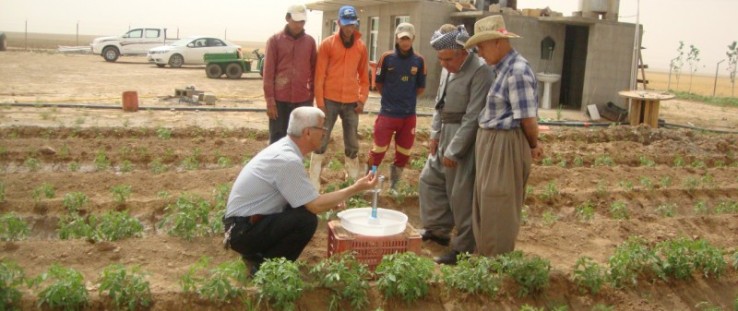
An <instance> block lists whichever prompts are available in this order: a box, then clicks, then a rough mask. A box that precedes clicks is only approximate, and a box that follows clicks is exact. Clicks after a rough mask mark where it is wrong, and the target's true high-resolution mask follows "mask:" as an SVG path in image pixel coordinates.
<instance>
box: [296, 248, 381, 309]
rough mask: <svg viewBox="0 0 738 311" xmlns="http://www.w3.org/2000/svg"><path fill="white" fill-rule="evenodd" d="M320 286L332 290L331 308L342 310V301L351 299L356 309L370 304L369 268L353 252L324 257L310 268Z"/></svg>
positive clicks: (352, 305) (351, 303) (329, 305)
mask: <svg viewBox="0 0 738 311" xmlns="http://www.w3.org/2000/svg"><path fill="white" fill-rule="evenodd" d="M310 274H311V275H312V276H313V277H315V278H316V279H317V280H318V286H320V287H323V288H326V289H328V290H330V291H331V298H330V303H329V304H328V309H329V310H341V309H342V308H341V302H342V301H349V303H350V305H351V308H352V309H354V310H364V309H365V308H366V307H367V306H368V305H369V289H370V286H369V281H368V279H369V269H368V268H367V266H366V265H365V264H362V263H360V262H359V261H358V260H357V259H356V256H354V255H353V253H351V252H343V253H340V254H339V255H337V256H332V257H328V258H326V259H324V260H323V261H321V262H320V263H318V264H316V265H315V266H313V268H312V269H310Z"/></svg>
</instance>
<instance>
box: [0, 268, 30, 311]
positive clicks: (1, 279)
mask: <svg viewBox="0 0 738 311" xmlns="http://www.w3.org/2000/svg"><path fill="white" fill-rule="evenodd" d="M25 282H26V274H25V272H24V271H23V268H21V267H20V266H19V265H18V264H16V263H15V262H12V261H7V260H5V259H2V260H0V310H20V303H21V298H22V297H23V294H22V293H21V291H20V290H19V289H18V288H19V287H21V286H22V285H24V284H25Z"/></svg>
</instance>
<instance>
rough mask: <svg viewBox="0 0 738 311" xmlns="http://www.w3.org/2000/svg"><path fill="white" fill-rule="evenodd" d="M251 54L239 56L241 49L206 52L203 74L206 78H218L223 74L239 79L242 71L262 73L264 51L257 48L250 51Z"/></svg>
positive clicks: (229, 77) (260, 74)
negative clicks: (249, 55)
mask: <svg viewBox="0 0 738 311" xmlns="http://www.w3.org/2000/svg"><path fill="white" fill-rule="evenodd" d="M251 54H252V55H253V56H251V57H241V51H237V52H234V53H207V54H205V56H204V60H205V64H206V65H205V74H207V76H208V78H212V79H218V78H220V77H221V76H222V75H223V74H225V75H226V77H228V79H240V78H241V75H242V74H244V73H259V76H262V75H263V67H264V53H259V49H256V50H253V51H251Z"/></svg>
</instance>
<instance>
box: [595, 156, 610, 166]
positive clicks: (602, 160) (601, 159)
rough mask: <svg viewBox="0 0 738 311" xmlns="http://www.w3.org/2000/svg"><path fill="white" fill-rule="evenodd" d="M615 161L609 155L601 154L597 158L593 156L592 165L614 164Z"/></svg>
mask: <svg viewBox="0 0 738 311" xmlns="http://www.w3.org/2000/svg"><path fill="white" fill-rule="evenodd" d="M614 165H615V161H613V160H612V158H611V157H610V156H609V155H606V154H604V155H601V156H599V157H597V158H595V161H594V166H614Z"/></svg>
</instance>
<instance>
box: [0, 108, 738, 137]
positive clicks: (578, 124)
mask: <svg viewBox="0 0 738 311" xmlns="http://www.w3.org/2000/svg"><path fill="white" fill-rule="evenodd" d="M0 106H12V107H57V108H88V109H123V108H122V106H113V105H101V104H49V103H46V104H44V103H6V104H0ZM139 110H160V111H203V112H265V111H266V109H265V108H247V107H241V108H238V107H207V106H197V107H162V106H151V107H144V108H141V107H139ZM365 113H369V114H377V112H376V111H366V112H365ZM417 115H418V116H423V117H430V116H433V113H431V112H418V113H417ZM538 124H540V125H549V126H571V127H607V126H610V125H613V124H614V125H623V124H625V123H620V122H615V123H603V122H594V123H593V122H586V121H539V122H538ZM664 127H665V128H685V129H690V130H696V131H705V132H713V133H720V134H738V132H736V131H728V130H715V129H707V128H701V127H696V126H689V125H681V124H673V123H664Z"/></svg>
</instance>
